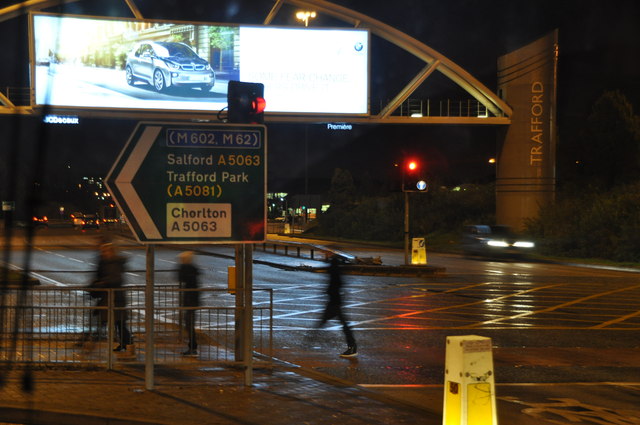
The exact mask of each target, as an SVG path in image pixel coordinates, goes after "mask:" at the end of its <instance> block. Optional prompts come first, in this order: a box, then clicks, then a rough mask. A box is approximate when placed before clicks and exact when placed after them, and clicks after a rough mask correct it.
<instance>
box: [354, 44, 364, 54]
mask: <svg viewBox="0 0 640 425" xmlns="http://www.w3.org/2000/svg"><path fill="white" fill-rule="evenodd" d="M353 48H354V49H356V52H361V51H362V49H364V44H362V43H360V42H357V43H356V44H355V46H353Z"/></svg>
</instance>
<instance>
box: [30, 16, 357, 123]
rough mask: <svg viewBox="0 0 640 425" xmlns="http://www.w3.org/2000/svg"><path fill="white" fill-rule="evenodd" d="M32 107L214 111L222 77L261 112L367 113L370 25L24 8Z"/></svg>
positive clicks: (223, 90)
mask: <svg viewBox="0 0 640 425" xmlns="http://www.w3.org/2000/svg"><path fill="white" fill-rule="evenodd" d="M30 23H31V28H30V35H31V38H30V41H31V45H30V48H31V51H30V53H31V71H32V73H31V75H32V86H33V89H34V100H33V103H34V106H43V105H51V106H56V107H69V108H101V109H105V108H107V109H110V108H111V109H113V108H116V109H145V110H157V109H163V110H194V111H219V110H222V109H223V108H225V107H226V105H227V86H228V82H229V81H230V80H240V81H247V82H257V83H262V84H264V97H265V99H267V108H266V112H275V113H278V112H280V113H309V114H313V113H325V114H326V113H329V114H353V115H365V114H367V113H368V103H367V102H368V75H369V59H368V55H369V33H368V31H366V30H360V29H327V28H323V29H315V28H314V29H312V28H298V27H269V26H234V25H212V24H197V23H193V22H165V21H141V20H123V19H109V18H94V17H83V16H69V15H52V14H40V13H37V14H32V16H31V21H30Z"/></svg>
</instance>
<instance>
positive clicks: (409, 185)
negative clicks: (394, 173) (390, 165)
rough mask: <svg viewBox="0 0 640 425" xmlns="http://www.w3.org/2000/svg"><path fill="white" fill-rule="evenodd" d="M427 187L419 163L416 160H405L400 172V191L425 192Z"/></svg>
mask: <svg viewBox="0 0 640 425" xmlns="http://www.w3.org/2000/svg"><path fill="white" fill-rule="evenodd" d="M428 187H429V186H428V184H427V181H426V179H425V178H424V170H423V169H422V168H421V164H420V161H419V160H417V159H406V160H405V161H404V170H403V172H402V191H403V192H426V191H427V190H428Z"/></svg>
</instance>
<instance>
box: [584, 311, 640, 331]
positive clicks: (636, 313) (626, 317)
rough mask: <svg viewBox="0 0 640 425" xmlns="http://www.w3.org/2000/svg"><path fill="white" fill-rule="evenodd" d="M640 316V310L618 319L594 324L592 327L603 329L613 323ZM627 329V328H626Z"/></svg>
mask: <svg viewBox="0 0 640 425" xmlns="http://www.w3.org/2000/svg"><path fill="white" fill-rule="evenodd" d="M636 316H640V310H638V311H636V312H635V313H631V314H627V315H626V316H622V317H618V318H617V319H613V320H609V321H608V322H603V323H600V324H599V325H596V326H592V327H591V328H590V329H602V328H605V327H608V326H609V325H613V324H615V323H620V322H624V321H625V320H627V319H631V318H632V317H636ZM625 329H626V328H625Z"/></svg>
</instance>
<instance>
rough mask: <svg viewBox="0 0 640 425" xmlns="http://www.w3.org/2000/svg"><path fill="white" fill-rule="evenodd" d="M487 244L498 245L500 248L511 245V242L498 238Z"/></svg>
mask: <svg viewBox="0 0 640 425" xmlns="http://www.w3.org/2000/svg"><path fill="white" fill-rule="evenodd" d="M487 245H489V246H494V247H498V248H504V247H507V246H509V244H508V243H506V242H505V241H496V240H489V241H487Z"/></svg>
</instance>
